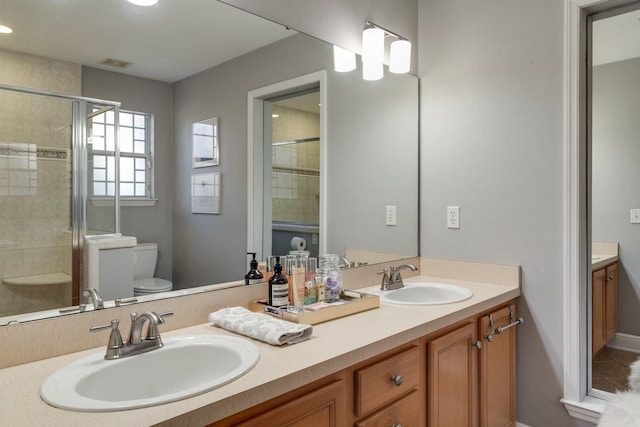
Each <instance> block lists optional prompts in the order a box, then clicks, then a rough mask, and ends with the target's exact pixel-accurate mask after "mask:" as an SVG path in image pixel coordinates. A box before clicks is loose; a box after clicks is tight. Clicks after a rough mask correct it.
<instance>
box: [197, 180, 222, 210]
mask: <svg viewBox="0 0 640 427" xmlns="http://www.w3.org/2000/svg"><path fill="white" fill-rule="evenodd" d="M220 178H221V176H220V172H211V173H199V174H194V175H191V213H194V214H214V215H218V214H220V187H221V185H220Z"/></svg>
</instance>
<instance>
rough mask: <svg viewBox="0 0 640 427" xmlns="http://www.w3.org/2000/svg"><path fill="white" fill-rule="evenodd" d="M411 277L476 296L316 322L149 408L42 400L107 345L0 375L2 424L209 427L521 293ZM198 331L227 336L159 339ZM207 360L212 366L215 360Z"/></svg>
mask: <svg viewBox="0 0 640 427" xmlns="http://www.w3.org/2000/svg"><path fill="white" fill-rule="evenodd" d="M415 280H423V281H424V280H428V281H437V282H441V283H452V284H458V285H462V286H464V287H467V288H469V289H470V290H471V291H472V292H473V297H472V298H470V299H468V300H466V301H462V302H458V303H453V304H446V305H435V306H408V305H392V304H386V303H381V306H380V308H379V309H374V310H370V311H366V312H363V313H359V314H355V315H352V316H348V317H345V318H342V319H337V320H334V321H330V322H326V323H322V324H319V325H315V326H314V328H313V329H314V331H313V336H312V338H311V339H309V340H307V341H304V342H301V343H298V344H294V345H291V346H282V347H274V346H270V345H268V344H263V343H260V342H256V341H254V342H255V343H256V345H257V346H258V349H259V351H260V360H259V361H258V363H257V365H256V366H255V367H254V368H253V369H252V370H251V371H249V372H248V373H247V374H246V375H244V376H242V377H241V378H239V379H237V380H236V381H234V382H232V383H230V384H227V385H225V386H223V387H221V388H218V389H216V390H213V391H210V392H207V393H203V394H201V395H198V396H195V397H192V398H189V399H184V400H181V401H178V402H173V403H168V404H164V405H160V406H154V407H149V408H142V409H135V410H128V411H118V412H99V413H87V412H75V411H67V410H62V409H57V408H54V407H52V406H49V405H47V404H46V403H44V402H43V401H42V400H41V399H40V395H39V389H40V385H41V384H42V383H43V381H44V380H45V379H46V378H47V377H48V376H49V375H51V374H52V373H54V372H55V371H57V370H58V369H60V368H62V367H64V366H66V365H68V364H69V363H71V362H74V361H76V360H79V359H82V358H84V357H86V356H89V355H91V354H94V353H96V352H104V347H98V348H93V349H90V350H85V351H80V352H76V353H71V354H67V355H64V356H58V357H53V358H50V359H45V360H41V361H37V362H32V363H26V364H23V365H18V366H14V367H9V368H5V369H2V370H0V384H2V387H0V414H2V417H1V418H0V424H2V425H11V426H31V425H33V426H41V425H47V426H58V425H65V426H75V425H91V426H114V425H126V426H128V427H133V426H149V425H156V424H160V425H165V426H184V425H190V426H191V425H193V426H196V425H206V424H207V423H211V422H214V421H217V420H219V419H222V418H225V417H227V416H229V415H231V414H233V413H236V412H239V411H241V410H244V409H246V408H249V407H252V406H255V405H256V404H259V403H261V402H264V401H266V400H269V399H271V398H273V397H275V396H278V395H280V394H283V393H285V392H287V391H290V390H293V389H295V388H298V387H300V386H303V385H305V384H308V383H311V382H313V381H315V380H318V379H321V378H323V377H325V376H327V375H330V374H332V373H335V372H337V371H339V370H342V369H344V368H347V367H349V366H351V365H353V364H355V363H358V362H361V361H363V360H366V359H368V358H370V357H373V356H375V355H377V354H379V353H382V352H384V351H386V350H390V349H392V348H394V347H397V346H399V345H402V344H404V343H406V342H409V341H411V340H414V339H417V338H419V337H422V336H425V335H428V334H430V333H432V332H435V331H437V330H439V329H441V328H443V327H446V326H447V325H450V324H452V323H455V322H457V321H460V320H463V319H465V318H467V317H470V316H473V315H475V314H477V313H479V312H482V311H484V310H487V309H489V308H491V307H493V306H496V305H498V304H501V303H504V302H507V301H509V300H512V299H514V298H516V297H518V296H519V295H520V288H519V287H518V286H517V285H516V286H513V285H504V284H502V285H496V284H487V283H480V282H472V281H461V280H454V279H443V278H440V277H438V278H435V277H427V276H419V277H414V278H410V279H406V281H408V282H410V281H415ZM365 289H371V288H365ZM203 320H205V319H203ZM200 334H218V335H229V334H231V333H229V332H227V331H225V330H222V329H220V328H218V327H215V326H212V325H211V324H210V323H202V324H198V325H195V326H190V327H186V328H182V329H177V330H173V331H169V332H165V333H164V334H163V335H164V336H176V335H200ZM247 339H248V338H247ZM105 341H106V340H105ZM211 363H212V364H215V363H216V362H215V360H212V361H211ZM140 381H144V378H140Z"/></svg>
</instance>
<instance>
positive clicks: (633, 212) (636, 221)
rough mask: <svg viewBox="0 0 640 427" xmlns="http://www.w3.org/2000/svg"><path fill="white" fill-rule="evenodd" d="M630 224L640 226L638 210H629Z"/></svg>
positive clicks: (639, 212) (639, 211)
mask: <svg viewBox="0 0 640 427" xmlns="http://www.w3.org/2000/svg"><path fill="white" fill-rule="evenodd" d="M631 224H640V209H631Z"/></svg>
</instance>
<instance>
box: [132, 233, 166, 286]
mask: <svg viewBox="0 0 640 427" xmlns="http://www.w3.org/2000/svg"><path fill="white" fill-rule="evenodd" d="M133 250H134V254H135V260H136V262H135V264H134V266H133V295H134V296H136V297H140V296H144V295H151V294H157V293H160V292H167V291H170V290H172V289H173V283H171V282H170V281H168V280H165V279H160V278H157V277H153V275H154V273H155V272H156V262H157V261H158V245H157V244H156V243H139V244H138V245H137V246H135V247H134V248H133Z"/></svg>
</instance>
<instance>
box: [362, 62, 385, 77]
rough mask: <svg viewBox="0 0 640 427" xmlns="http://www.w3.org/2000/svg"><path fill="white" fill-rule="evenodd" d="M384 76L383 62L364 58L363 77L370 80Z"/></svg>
mask: <svg viewBox="0 0 640 427" xmlns="http://www.w3.org/2000/svg"><path fill="white" fill-rule="evenodd" d="M383 76H384V67H383V65H382V62H376V61H368V60H366V59H364V58H362V78H363V79H365V80H368V81H375V80H380V79H381V78H382V77H383Z"/></svg>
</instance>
